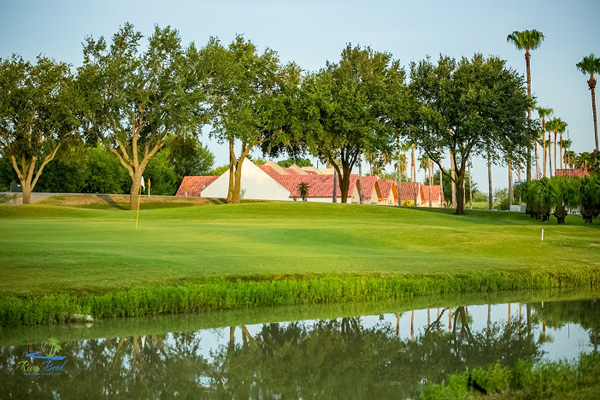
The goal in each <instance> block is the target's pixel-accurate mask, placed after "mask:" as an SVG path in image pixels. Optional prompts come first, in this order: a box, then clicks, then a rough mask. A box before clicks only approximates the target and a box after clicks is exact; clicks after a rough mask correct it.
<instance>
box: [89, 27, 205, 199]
mask: <svg viewBox="0 0 600 400" xmlns="http://www.w3.org/2000/svg"><path fill="white" fill-rule="evenodd" d="M142 39H143V36H142V34H141V33H140V32H137V31H135V29H134V27H133V25H131V24H129V23H126V24H125V25H123V26H122V27H121V28H120V29H119V30H118V32H117V33H115V34H114V36H113V38H112V43H110V45H108V44H107V42H106V41H105V40H104V38H103V37H100V38H99V39H94V38H92V37H88V38H86V40H85V42H84V49H83V54H84V62H83V66H82V67H81V68H80V69H79V76H80V80H81V86H82V88H83V89H84V90H85V91H86V93H87V99H88V102H87V116H88V124H87V130H88V132H89V133H92V134H93V135H94V136H96V137H97V138H98V139H100V141H101V142H102V143H103V144H104V146H105V147H106V148H107V149H109V150H110V151H111V152H112V153H113V154H114V155H115V156H116V157H117V158H118V159H119V161H120V162H121V164H122V165H123V167H125V169H126V170H127V172H128V174H129V176H130V178H131V181H132V184H131V191H130V209H135V208H136V206H137V201H138V193H139V189H140V181H141V178H142V174H143V173H144V170H145V169H146V166H147V165H148V162H149V161H150V159H151V158H152V157H153V156H154V155H155V154H156V153H157V152H158V151H159V150H160V149H161V148H162V147H163V146H164V145H165V144H166V139H167V138H168V137H169V136H172V135H184V134H190V133H192V134H193V133H195V132H197V131H198V130H199V127H200V126H201V125H202V123H203V122H204V121H205V109H204V107H205V104H206V103H205V102H204V100H205V93H204V91H203V90H202V85H201V83H202V81H203V77H204V76H203V71H202V69H201V68H199V64H198V63H197V60H198V57H197V56H196V55H197V54H198V51H197V49H196V47H195V46H194V45H193V44H192V45H190V46H189V47H187V48H184V47H182V45H181V39H180V37H179V34H178V32H177V31H176V30H174V29H171V28H170V27H166V28H160V27H158V26H156V27H155V29H154V32H153V34H152V35H151V36H150V37H149V38H148V45H147V46H146V47H145V48H142V43H141V42H142Z"/></svg>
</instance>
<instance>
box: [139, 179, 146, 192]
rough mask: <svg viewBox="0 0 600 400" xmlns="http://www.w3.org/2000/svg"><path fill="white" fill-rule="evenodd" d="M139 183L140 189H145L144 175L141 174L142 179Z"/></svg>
mask: <svg viewBox="0 0 600 400" xmlns="http://www.w3.org/2000/svg"><path fill="white" fill-rule="evenodd" d="M140 184H141V185H142V189H143V190H146V184H145V183H144V177H143V176H142V180H141V181H140Z"/></svg>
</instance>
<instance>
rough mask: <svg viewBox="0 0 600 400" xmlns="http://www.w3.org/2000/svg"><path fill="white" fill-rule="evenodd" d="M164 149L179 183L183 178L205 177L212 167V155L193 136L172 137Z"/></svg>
mask: <svg viewBox="0 0 600 400" xmlns="http://www.w3.org/2000/svg"><path fill="white" fill-rule="evenodd" d="M166 148H167V149H168V150H169V153H170V156H171V162H172V164H173V167H174V171H175V174H176V176H177V180H178V181H179V182H181V180H182V179H183V177H184V176H190V175H191V176H198V175H206V174H208V172H209V171H210V170H211V169H212V167H213V164H214V160H215V156H214V154H213V153H212V152H211V151H210V150H209V148H208V147H207V146H206V145H203V144H202V143H200V141H199V140H198V138H197V137H196V136H194V135H176V136H173V137H172V138H171V139H170V140H169V142H168V144H167V146H166Z"/></svg>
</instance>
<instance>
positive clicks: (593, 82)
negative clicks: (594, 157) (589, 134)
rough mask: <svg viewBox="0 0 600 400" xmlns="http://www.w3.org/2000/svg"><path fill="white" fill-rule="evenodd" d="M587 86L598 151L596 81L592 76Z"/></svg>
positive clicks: (599, 148)
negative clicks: (590, 95) (590, 97)
mask: <svg viewBox="0 0 600 400" xmlns="http://www.w3.org/2000/svg"><path fill="white" fill-rule="evenodd" d="M588 86H589V88H590V92H591V94H592V115H593V117H594V138H595V139H596V149H597V150H598V151H600V145H599V144H598V117H597V115H596V79H594V75H592V76H590V80H589V81H588Z"/></svg>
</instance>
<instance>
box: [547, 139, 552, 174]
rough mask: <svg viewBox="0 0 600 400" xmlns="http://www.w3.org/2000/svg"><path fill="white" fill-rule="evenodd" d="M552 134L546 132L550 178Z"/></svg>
mask: <svg viewBox="0 0 600 400" xmlns="http://www.w3.org/2000/svg"><path fill="white" fill-rule="evenodd" d="M551 135H552V134H551V133H550V132H548V174H549V175H550V178H552V176H553V174H552V136H551Z"/></svg>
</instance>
